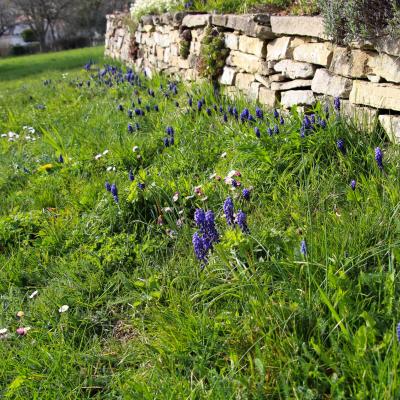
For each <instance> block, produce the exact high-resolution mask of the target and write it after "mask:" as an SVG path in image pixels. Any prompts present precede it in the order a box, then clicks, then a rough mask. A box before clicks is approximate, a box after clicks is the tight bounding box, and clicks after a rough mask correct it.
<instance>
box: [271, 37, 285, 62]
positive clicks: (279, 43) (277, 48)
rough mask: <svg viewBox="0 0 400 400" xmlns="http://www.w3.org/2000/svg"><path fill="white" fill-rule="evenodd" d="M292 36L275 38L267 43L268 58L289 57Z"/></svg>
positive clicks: (279, 58) (280, 58) (281, 58)
mask: <svg viewBox="0 0 400 400" xmlns="http://www.w3.org/2000/svg"><path fill="white" fill-rule="evenodd" d="M290 41H291V38H290V37H289V36H284V37H280V38H277V39H274V40H273V41H272V42H270V43H268V45H267V60H268V61H272V60H283V59H285V58H287V57H288V52H289V45H290Z"/></svg>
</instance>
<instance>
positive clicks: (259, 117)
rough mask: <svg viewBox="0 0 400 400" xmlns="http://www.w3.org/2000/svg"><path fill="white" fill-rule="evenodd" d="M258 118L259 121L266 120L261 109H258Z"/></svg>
mask: <svg viewBox="0 0 400 400" xmlns="http://www.w3.org/2000/svg"><path fill="white" fill-rule="evenodd" d="M256 117H257V118H258V119H264V113H263V111H262V110H261V108H258V107H257V108H256Z"/></svg>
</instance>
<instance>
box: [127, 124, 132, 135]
mask: <svg viewBox="0 0 400 400" xmlns="http://www.w3.org/2000/svg"><path fill="white" fill-rule="evenodd" d="M128 132H129V133H132V132H133V126H132V124H128Z"/></svg>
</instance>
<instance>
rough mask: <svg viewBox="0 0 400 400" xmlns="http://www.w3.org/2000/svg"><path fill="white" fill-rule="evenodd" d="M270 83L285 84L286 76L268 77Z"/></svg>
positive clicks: (275, 75)
mask: <svg viewBox="0 0 400 400" xmlns="http://www.w3.org/2000/svg"><path fill="white" fill-rule="evenodd" d="M268 79H269V81H270V82H271V83H272V82H283V81H285V80H286V76H285V75H282V74H274V75H270V76H269V77H268Z"/></svg>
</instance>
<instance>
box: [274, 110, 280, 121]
mask: <svg viewBox="0 0 400 400" xmlns="http://www.w3.org/2000/svg"><path fill="white" fill-rule="evenodd" d="M274 118H276V119H278V118H279V112H278V110H277V109H275V110H274Z"/></svg>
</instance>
